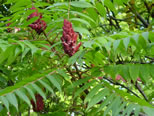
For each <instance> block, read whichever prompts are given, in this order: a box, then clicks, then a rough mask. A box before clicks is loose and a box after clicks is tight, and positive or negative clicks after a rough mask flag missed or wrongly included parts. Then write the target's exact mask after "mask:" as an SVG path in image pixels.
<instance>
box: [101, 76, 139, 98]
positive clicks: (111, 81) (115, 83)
mask: <svg viewBox="0 0 154 116" xmlns="http://www.w3.org/2000/svg"><path fill="white" fill-rule="evenodd" d="M103 79H105V80H107V81H109V82H110V83H112V84H114V85H119V86H121V87H123V88H125V89H127V90H128V91H129V92H131V93H132V94H134V95H135V96H136V97H138V98H140V97H139V96H138V95H137V94H136V93H134V92H133V91H132V90H131V89H129V88H128V87H126V86H124V85H123V84H121V83H118V82H114V81H113V80H110V79H108V78H106V77H103Z"/></svg>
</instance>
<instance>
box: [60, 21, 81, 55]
mask: <svg viewBox="0 0 154 116" xmlns="http://www.w3.org/2000/svg"><path fill="white" fill-rule="evenodd" d="M77 38H78V34H77V33H75V32H74V30H73V28H72V24H71V23H70V22H69V21H67V20H66V19H64V26H63V36H62V37H61V40H62V44H63V48H64V52H65V53H66V54H68V55H69V56H73V55H74V54H75V53H76V52H77V51H78V49H79V47H80V45H81V42H80V43H79V44H78V45H77Z"/></svg>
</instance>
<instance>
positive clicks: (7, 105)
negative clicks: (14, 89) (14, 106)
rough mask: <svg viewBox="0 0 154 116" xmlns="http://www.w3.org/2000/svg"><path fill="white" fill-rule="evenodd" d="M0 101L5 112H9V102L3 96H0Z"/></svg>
mask: <svg viewBox="0 0 154 116" xmlns="http://www.w3.org/2000/svg"><path fill="white" fill-rule="evenodd" d="M0 100H1V101H2V102H3V104H4V105H5V107H6V108H7V110H8V111H9V102H8V100H7V99H6V98H5V97H4V96H0Z"/></svg>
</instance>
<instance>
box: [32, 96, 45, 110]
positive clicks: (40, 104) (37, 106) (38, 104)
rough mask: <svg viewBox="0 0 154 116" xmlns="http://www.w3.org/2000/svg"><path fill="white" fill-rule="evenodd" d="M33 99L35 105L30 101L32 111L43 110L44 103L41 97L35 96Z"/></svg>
mask: <svg viewBox="0 0 154 116" xmlns="http://www.w3.org/2000/svg"><path fill="white" fill-rule="evenodd" d="M35 99H36V103H35V102H34V101H33V100H31V104H32V106H33V110H34V111H35V112H40V111H42V110H43V109H44V101H43V98H42V96H40V94H36V95H35Z"/></svg>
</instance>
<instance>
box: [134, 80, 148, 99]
mask: <svg viewBox="0 0 154 116" xmlns="http://www.w3.org/2000/svg"><path fill="white" fill-rule="evenodd" d="M135 87H136V88H137V90H138V91H139V92H140V93H141V94H142V96H143V97H144V99H145V100H146V101H148V98H147V96H146V95H145V93H144V92H143V91H142V89H141V86H140V85H139V84H138V82H137V81H136V83H135Z"/></svg>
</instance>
